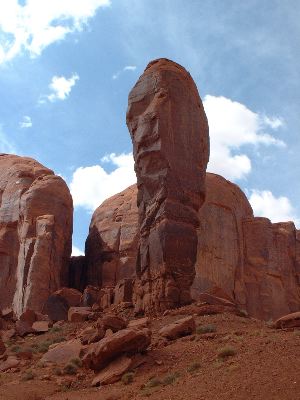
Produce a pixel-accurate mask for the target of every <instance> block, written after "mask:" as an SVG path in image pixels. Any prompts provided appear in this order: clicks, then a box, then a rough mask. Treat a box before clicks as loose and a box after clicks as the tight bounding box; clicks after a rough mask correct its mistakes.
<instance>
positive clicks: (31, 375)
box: [21, 370, 36, 381]
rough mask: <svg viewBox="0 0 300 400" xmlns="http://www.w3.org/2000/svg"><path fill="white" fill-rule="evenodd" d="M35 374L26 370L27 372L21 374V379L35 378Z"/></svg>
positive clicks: (29, 379)
mask: <svg viewBox="0 0 300 400" xmlns="http://www.w3.org/2000/svg"><path fill="white" fill-rule="evenodd" d="M35 376H36V375H35V374H34V373H33V372H32V371H31V370H28V371H27V372H25V374H24V375H23V376H22V379H21V380H22V381H31V380H32V379H34V378H35Z"/></svg>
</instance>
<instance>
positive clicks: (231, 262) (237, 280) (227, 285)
mask: <svg viewBox="0 0 300 400" xmlns="http://www.w3.org/2000/svg"><path fill="white" fill-rule="evenodd" d="M206 185H207V190H206V200H205V203H204V205H203V207H202V208H201V209H200V211H199V221H200V225H199V229H198V254H197V262H196V265H195V269H196V276H195V280H194V282H193V285H192V296H193V298H194V299H198V298H199V295H200V293H201V292H204V291H206V290H207V289H211V288H212V287H214V286H216V287H219V288H222V289H223V290H224V291H225V292H226V293H227V294H228V295H229V296H230V297H231V298H235V296H236V292H239V291H240V292H244V285H243V283H242V282H241V273H242V271H243V268H244V267H243V265H244V256H243V252H244V244H243V227H242V223H243V219H244V218H253V211H252V208H251V206H250V203H249V201H248V199H247V198H246V196H245V194H244V193H243V192H242V191H241V189H240V188H239V187H238V186H237V185H235V184H233V183H232V182H229V181H228V180H226V179H225V178H223V177H222V176H220V175H216V174H211V173H207V174H206Z"/></svg>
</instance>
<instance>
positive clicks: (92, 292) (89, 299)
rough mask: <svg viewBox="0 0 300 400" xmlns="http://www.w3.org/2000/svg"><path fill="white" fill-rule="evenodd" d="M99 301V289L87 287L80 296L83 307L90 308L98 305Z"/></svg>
mask: <svg viewBox="0 0 300 400" xmlns="http://www.w3.org/2000/svg"><path fill="white" fill-rule="evenodd" d="M100 299H101V289H100V288H99V287H96V286H92V285H88V286H87V287H86V288H85V289H84V291H83V294H82V297H81V303H82V305H83V306H89V307H91V306H92V305H93V304H95V303H96V304H99V303H100Z"/></svg>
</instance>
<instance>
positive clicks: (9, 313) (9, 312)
mask: <svg viewBox="0 0 300 400" xmlns="http://www.w3.org/2000/svg"><path fill="white" fill-rule="evenodd" d="M1 314H2V315H1V316H2V318H3V319H5V320H13V319H15V314H14V311H13V309H12V308H11V307H6V308H4V309H3V310H1Z"/></svg>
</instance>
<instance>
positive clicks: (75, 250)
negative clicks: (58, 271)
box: [72, 245, 84, 257]
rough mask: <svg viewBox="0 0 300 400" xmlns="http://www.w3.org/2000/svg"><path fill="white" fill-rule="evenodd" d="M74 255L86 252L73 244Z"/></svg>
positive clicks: (81, 254)
mask: <svg viewBox="0 0 300 400" xmlns="http://www.w3.org/2000/svg"><path fill="white" fill-rule="evenodd" d="M72 256H73V257H77V256H84V252H83V251H82V250H80V249H79V248H78V247H76V246H74V245H73V246H72Z"/></svg>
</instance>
